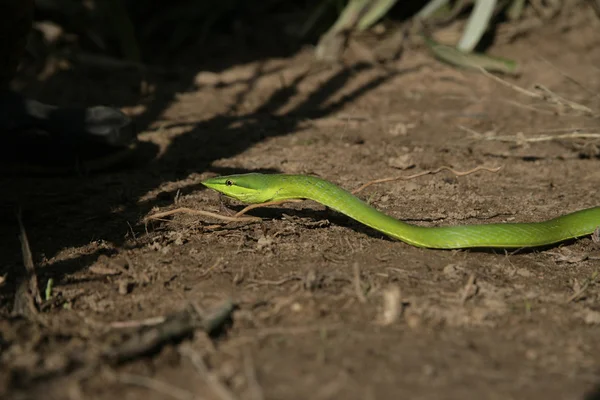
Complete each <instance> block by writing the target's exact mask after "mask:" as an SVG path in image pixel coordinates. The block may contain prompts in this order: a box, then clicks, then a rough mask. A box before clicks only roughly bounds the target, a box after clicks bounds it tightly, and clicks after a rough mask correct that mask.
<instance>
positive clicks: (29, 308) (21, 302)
mask: <svg viewBox="0 0 600 400" xmlns="http://www.w3.org/2000/svg"><path fill="white" fill-rule="evenodd" d="M17 221H18V223H19V230H20V232H19V240H20V241H21V254H22V257H23V265H24V266H25V271H26V275H25V277H23V278H20V280H19V282H18V283H17V290H16V291H15V298H14V304H13V310H12V312H13V314H17V315H23V316H25V317H27V318H30V319H36V318H37V317H38V310H39V308H38V307H39V306H40V305H41V304H42V296H41V294H40V289H39V284H38V278H37V274H36V272H35V265H34V263H33V256H32V254H31V248H30V247H29V240H28V239H27V233H26V232H25V226H24V225H23V221H22V219H21V210H20V209H19V210H18V211H17Z"/></svg>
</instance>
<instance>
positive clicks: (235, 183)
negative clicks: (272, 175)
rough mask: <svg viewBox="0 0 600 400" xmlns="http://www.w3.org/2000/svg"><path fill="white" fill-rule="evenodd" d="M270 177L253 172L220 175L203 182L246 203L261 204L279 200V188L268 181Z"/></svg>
mask: <svg viewBox="0 0 600 400" xmlns="http://www.w3.org/2000/svg"><path fill="white" fill-rule="evenodd" d="M268 179H269V175H265V174H258V173H251V174H241V175H227V176H218V177H216V178H210V179H207V180H205V181H202V182H201V183H202V184H203V185H204V186H206V187H208V188H211V189H213V190H216V191H217V192H219V193H222V194H224V195H225V196H227V197H231V198H234V199H236V200H239V201H242V202H244V203H251V204H259V203H265V202H267V201H272V200H277V196H278V192H279V190H278V188H277V186H276V185H273V184H272V182H267V180H268ZM269 183H271V184H269Z"/></svg>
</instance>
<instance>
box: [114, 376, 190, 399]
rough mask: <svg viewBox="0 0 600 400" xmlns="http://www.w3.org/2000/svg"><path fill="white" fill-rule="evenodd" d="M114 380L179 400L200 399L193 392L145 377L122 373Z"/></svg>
mask: <svg viewBox="0 0 600 400" xmlns="http://www.w3.org/2000/svg"><path fill="white" fill-rule="evenodd" d="M114 378H115V379H116V380H117V381H118V382H121V383H125V384H128V385H135V386H140V387H143V388H146V389H150V390H153V391H155V392H158V393H160V394H161V395H165V396H170V397H172V398H174V399H177V400H193V399H199V397H196V396H194V394H193V393H192V392H188V391H187V390H184V389H181V388H178V387H177V386H173V385H170V384H168V383H166V382H162V381H159V380H156V379H152V378H149V377H147V376H143V375H134V374H127V373H120V374H115V375H114Z"/></svg>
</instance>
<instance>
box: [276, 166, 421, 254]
mask: <svg viewBox="0 0 600 400" xmlns="http://www.w3.org/2000/svg"><path fill="white" fill-rule="evenodd" d="M286 178H287V179H285V178H284V179H285V180H288V181H289V183H292V182H293V185H285V186H286V187H288V188H289V190H290V192H289V193H286V195H289V196H290V197H293V198H303V199H309V200H313V201H316V202H318V203H320V204H322V205H324V206H327V207H329V208H331V209H332V210H334V211H337V212H339V213H342V214H344V215H346V216H348V217H350V218H352V219H354V220H356V221H358V222H360V223H362V224H364V225H366V226H368V227H370V228H373V229H375V230H377V231H379V232H381V233H384V234H386V235H387V236H390V237H392V238H395V239H398V240H402V241H404V242H407V243H409V244H412V245H414V246H419V247H423V246H424V243H421V242H420V241H419V240H415V239H414V238H416V237H418V236H420V235H418V233H419V231H421V230H422V229H423V228H422V227H419V226H415V225H410V224H407V223H405V222H402V221H400V220H398V219H396V218H393V217H391V216H389V215H387V214H384V213H383V212H381V211H379V210H377V209H375V208H374V207H372V206H370V205H369V204H367V203H366V202H364V201H362V200H361V199H359V198H358V197H356V196H354V195H353V194H352V193H350V192H348V191H346V190H344V189H342V188H340V187H338V186H336V185H334V184H332V183H331V182H328V181H326V180H323V179H320V178H316V177H312V176H304V175H291V176H287V177H286ZM286 192H287V191H286Z"/></svg>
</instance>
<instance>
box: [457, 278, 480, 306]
mask: <svg viewBox="0 0 600 400" xmlns="http://www.w3.org/2000/svg"><path fill="white" fill-rule="evenodd" d="M473 289H475V291H477V286H475V274H471V275H469V280H468V281H467V284H466V285H465V287H464V289H463V292H462V295H461V296H460V304H462V305H464V304H465V303H466V302H467V300H469V299H470V298H471V297H473V296H474V295H475V294H477V293H476V292H475V293H471V291H472V290H473Z"/></svg>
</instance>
